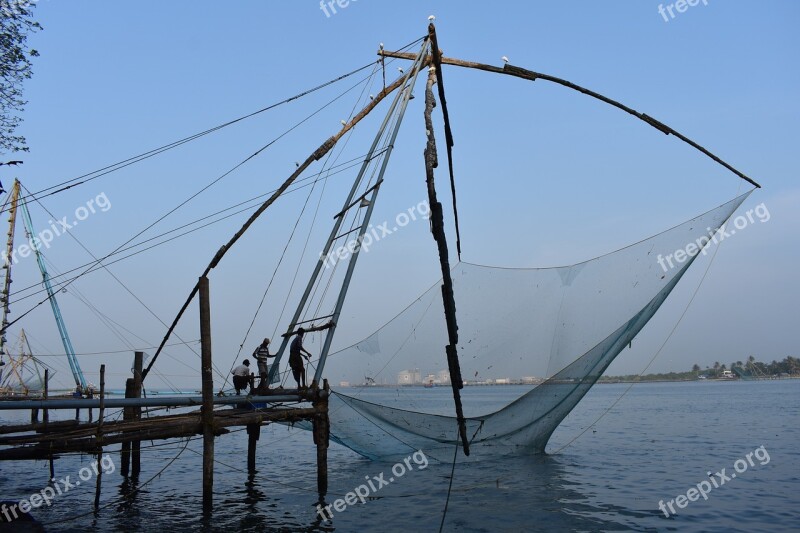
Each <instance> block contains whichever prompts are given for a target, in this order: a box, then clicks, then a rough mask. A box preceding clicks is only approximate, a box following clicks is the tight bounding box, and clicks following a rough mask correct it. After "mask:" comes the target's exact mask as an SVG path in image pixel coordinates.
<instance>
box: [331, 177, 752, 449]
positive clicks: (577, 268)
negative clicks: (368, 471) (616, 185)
mask: <svg viewBox="0 0 800 533" xmlns="http://www.w3.org/2000/svg"><path fill="white" fill-rule="evenodd" d="M748 195H749V192H748V193H746V194H744V195H742V196H740V197H738V198H736V199H734V200H732V201H730V202H728V203H726V204H724V205H722V206H719V207H717V208H716V209H713V210H711V211H709V212H707V213H705V214H703V215H700V216H698V217H696V218H694V219H692V220H689V221H688V222H685V223H683V224H681V225H679V226H676V227H674V228H672V229H669V230H667V231H665V232H663V233H660V234H658V235H655V236H653V237H650V238H648V239H646V240H643V241H641V242H638V243H636V244H633V245H630V246H628V247H626V248H623V249H620V250H617V251H615V252H612V253H609V254H606V255H603V256H600V257H597V258H594V259H591V260H588V261H585V262H582V263H578V264H574V265H570V266H564V267H557V268H516V269H514V268H495V267H487V266H479V265H473V264H468V263H459V264H457V265H456V266H455V267H453V269H452V277H453V284H454V292H455V299H456V305H457V314H458V325H459V345H458V354H459V360H460V363H461V369H462V376H463V379H464V380H465V381H466V382H467V386H466V387H465V388H464V389H463V390H462V391H461V392H462V396H463V397H464V405H465V414H466V416H467V417H468V420H467V434H468V435H469V438H470V439H471V450H472V454H471V457H472V458H480V457H487V456H493V455H500V454H509V453H540V452H543V451H544V448H545V445H546V444H547V441H548V439H549V438H550V436H551V435H552V433H553V431H554V430H555V428H556V427H557V426H558V424H559V423H560V422H561V421H562V420H563V419H564V418H565V417H566V416H567V414H568V413H569V412H570V411H571V410H572V409H573V408H574V407H575V405H576V404H577V403H578V402H579V401H580V399H581V398H582V397H583V396H584V395H585V394H586V392H587V391H588V390H589V389H590V388H591V387H592V385H594V383H595V382H596V381H597V379H598V378H599V377H600V375H601V374H602V373H603V371H604V370H605V369H606V368H607V367H608V365H609V364H610V363H611V362H612V361H613V360H614V358H615V357H616V356H617V355H618V354H619V353H620V352H621V351H622V350H623V349H624V348H625V347H626V346H628V344H629V343H630V342H631V341H632V339H633V338H634V337H635V336H636V335H637V334H638V333H639V331H640V330H641V329H642V327H644V325H645V324H646V323H647V322H648V321H649V320H650V318H651V317H652V316H653V315H654V314H655V312H656V311H657V310H658V308H659V307H660V306H661V304H662V303H663V302H664V300H665V299H666V298H667V296H668V295H669V293H670V292H671V291H672V290H673V288H674V287H675V285H676V284H677V283H678V281H679V280H680V278H681V277H682V276H683V274H684V272H685V271H686V269H687V268H688V267H689V265H691V264H692V262H693V261H694V260H695V259H696V258H697V256H698V255H699V254H700V253H706V252H707V249H706V246H707V245H708V243H709V242H710V241H712V237H713V236H714V235H715V233H716V232H717V231H718V230H719V229H720V227H721V226H723V224H724V223H725V222H726V221H727V220H728V219H729V218H730V216H731V215H732V214H733V213H734V211H735V210H736V208H738V207H739V205H740V204H741V203H742V202H743V201H744V200H745V199H746V197H747V196H748ZM713 240H715V238H714V239H713ZM446 344H447V330H446V327H445V322H444V314H443V311H442V302H441V289H440V283H437V284H436V285H434V286H433V287H431V288H430V289H429V290H428V291H426V292H425V293H424V294H422V295H421V296H420V297H419V298H417V299H416V300H415V301H414V302H413V303H411V305H409V306H408V307H407V308H406V309H405V310H403V311H402V312H401V313H400V314H398V315H397V316H396V317H395V318H393V319H392V320H391V321H389V322H388V323H387V324H385V325H384V326H383V327H381V328H380V329H379V330H377V331H376V332H374V333H373V334H372V335H370V336H369V337H367V338H365V339H363V340H362V341H360V342H358V343H356V344H354V345H352V346H350V347H348V348H346V349H343V350H341V351H339V352H337V353H335V354H332V355H331V356H330V357H329V359H328V362H327V366H326V374H327V375H342V373H343V372H344V371H345V370H346V369H350V370H352V369H353V368H358V369H363V372H364V373H365V374H366V375H367V376H370V377H372V378H374V379H381V378H383V379H384V380H386V382H387V383H396V382H397V381H398V380H399V381H401V382H408V383H409V384H411V385H416V386H410V387H403V386H397V387H395V388H394V389H388V391H389V392H390V393H391V394H384V395H383V396H382V400H381V401H380V402H379V403H376V402H374V401H367V400H366V399H363V398H357V397H355V396H356V394H354V395H347V394H345V393H343V392H344V391H348V390H353V391H356V389H342V391H335V392H334V394H333V395H332V398H331V403H330V417H331V434H332V439H333V440H334V441H336V442H339V443H341V444H343V445H345V446H347V447H349V448H351V449H353V450H355V451H356V452H358V453H359V454H361V455H364V456H366V457H369V458H372V459H389V458H393V457H398V456H403V455H408V454H409V453H410V452H413V451H414V450H418V449H422V450H424V451H425V453H426V454H429V455H431V456H432V457H436V456H437V454H440V455H441V456H442V457H448V456H450V457H451V456H452V455H451V454H452V453H453V447H454V445H455V444H456V438H457V424H456V421H455V418H454V417H453V416H448V415H452V414H453V413H454V409H453V405H452V397H451V396H450V397H449V402H448V403H445V402H442V403H441V404H440V405H438V406H437V405H425V404H422V402H417V401H416V399H418V396H419V395H420V391H422V390H423V389H421V386H422V382H425V381H426V377H427V376H428V374H433V376H435V377H436V379H437V380H439V381H442V382H443V383H442V384H443V385H446V386H447V387H448V389H449V384H448V383H447V376H446V375H445V374H441V375H440V374H439V372H440V371H441V370H442V369H444V368H446V363H445V355H444V347H445V345H446ZM430 379H431V378H427V381H429V380H430ZM505 379H510V380H515V381H527V382H530V383H538V385H536V386H534V387H533V388H531V389H529V390H528V391H527V392H525V390H526V389H523V388H521V387H520V388H519V389H520V390H521V391H522V392H520V394H521V396H519V397H518V398H516V399H514V400H513V401H511V402H510V403H508V405H505V406H503V407H502V408H499V409H497V410H495V411H494V412H487V411H486V404H485V403H484V402H481V401H472V399H473V398H478V397H479V395H480V394H481V393H482V391H483V390H484V389H485V387H478V386H472V385H471V383H478V382H491V381H494V382H498V380H499V382H500V383H502V382H503V380H505ZM334 388H335V384H334ZM387 397H391V400H387V399H386V398H387ZM442 398H443V399H444V396H442ZM418 403H419V405H418ZM445 452H446V453H445Z"/></svg>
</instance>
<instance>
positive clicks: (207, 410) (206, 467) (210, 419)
mask: <svg viewBox="0 0 800 533" xmlns="http://www.w3.org/2000/svg"><path fill="white" fill-rule="evenodd" d="M198 288H199V291H198V292H199V293H200V359H201V367H202V379H203V407H202V410H201V413H202V414H201V417H202V424H203V513H204V514H210V513H211V511H212V507H213V503H214V502H213V494H214V378H213V376H212V374H211V305H210V303H209V291H208V278H207V277H205V276H203V277H201V278H200V281H199V283H198Z"/></svg>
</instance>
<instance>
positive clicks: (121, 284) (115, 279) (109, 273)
mask: <svg viewBox="0 0 800 533" xmlns="http://www.w3.org/2000/svg"><path fill="white" fill-rule="evenodd" d="M20 185H21V186H22V188H23V189H24V190H26V191H28V189H27V188H26V187H25V186H24V185H22V184H20ZM25 203H26V204H27V203H28V202H25ZM36 203H37V204H39V206H40V207H41V208H42V209H44V211H45V212H46V213H47V214H48V215H50V216H51V217H53V218H56V216H55V215H54V214H53V213H52V212H51V211H50V210H49V209H47V207H45V206H44V204H43V203H42V202H41V200H39V199H36ZM67 234H68V235H69V236H70V237H72V240H74V241H75V242H76V243H78V245H79V246H80V247H81V248H83V250H84V251H85V252H86V253H87V254H89V256H90V257H91V258H92V259H94V260H95V261H98V259H97V256H95V255H94V254H93V253H92V252H91V250H89V248H87V247H86V246H85V245H84V244H83V242H81V240H80V239H78V237H76V236H75V235H74V234H73V233H72V232H67ZM34 238H35V237H33V236H31V240H33V239H34ZM39 253H40V254H42V252H41V251H40V252H39ZM42 256H43V257H44V254H42ZM48 263H50V264H51V265H52V263H51V262H50V261H48ZM100 266H102V267H103V270H105V271H106V272H107V273H108V275H109V276H111V277H112V278H113V279H114V281H116V282H117V283H118V284H119V285H120V286H121V287H122V288H123V289H125V291H126V292H127V293H128V294H130V295H131V296H132V297H133V298H134V299H135V300H136V301H137V302H138V303H139V304H140V305H141V306H142V307H144V308H145V309H146V310H147V312H148V313H149V314H150V315H152V316H153V317H154V318H155V319H156V320H158V321H159V322H160V323H161V325H163V326H164V327H166V326H167V325H166V323H164V321H163V320H161V318H160V317H159V316H158V315H157V314H156V313H155V311H153V310H152V309H151V308H150V307H149V306H148V305H147V304H146V303H144V302H143V301H142V299H141V298H139V297H138V296H137V295H136V294H135V293H134V292H133V291H132V290H131V289H130V288H129V287H128V286H127V285H126V284H125V283H123V281H122V280H121V279H119V278H118V277H117V276H116V275H115V274H114V273H113V272H111V270H110V269H109V268H108V265H104V264H100ZM51 280H52V278H51ZM73 290H74V291H77V289H76V288H75V287H73ZM77 294H78V296H79V297H80V292H79V291H77ZM79 299H81V301H84V300H85V301H84V303H85V304H86V305H87V306H88V307H89V308H90V309H92V310H93V311H94V312H96V313H97V314H98V318H99V317H100V316H102V317H105V318H106V319H108V317H107V316H106V315H105V314H103V313H101V312H100V311H99V310H98V309H97V308H96V307H95V306H94V305H92V304H91V303H89V302H88V299H86V298H84V297H80V298H79ZM101 321H103V319H102V318H101ZM104 323H105V322H104ZM114 323H115V324H117V322H116V321H114ZM106 327H108V328H109V329H110V330H112V331H113V332H114V333H115V334H116V335H117V337H118V338H120V340H122V337H121V336H120V335H119V334H117V333H116V331H115V328H113V327H111V326H110V325H108V324H106ZM124 329H125V330H126V331H128V333H132V332H131V331H130V330H128V329H127V328H124ZM134 336H136V337H137V338H138V339H139V340H142V341H144V342H147V341H145V340H144V339H142V338H141V337H139V336H138V335H135V334H134ZM175 337H177V339H178V340H179V341H180V342H182V343H184V344H185V346H186V347H187V348H189V350H191V351H192V352H193V353H194V354H195V355H196V356H197V357H198V358H199V357H200V354H199V353H198V352H197V350H195V349H194V348H193V347H192V346H191V345H189V344H188V343H185V341H184V340H183V339H182V338H181V337H180V336H179V335H178V334H177V333H176V334H175ZM123 342H124V343H125V344H127V345H128V346H129V347H132V346H133V345H132V344H131V343H129V342H128V341H127V340H124V341H123ZM170 357H171V358H173V359H174V360H176V361H177V359H176V358H174V357H172V356H171V355H170ZM187 366H188V365H187ZM212 368H213V370H215V371H216V372H217V373H218V374H220V375H221V373H220V371H219V369H218V368H217V367H216V365H215V364H213V362H212ZM162 379H163V380H164V382H165V384H166V385H167V386H168V387H170V388H171V389H173V390H174V391H177V390H178V389H177V388H175V386H174V385H173V384H172V383H170V382H169V380H167V379H166V378H164V377H163V376H162Z"/></svg>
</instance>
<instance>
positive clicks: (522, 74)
mask: <svg viewBox="0 0 800 533" xmlns="http://www.w3.org/2000/svg"><path fill="white" fill-rule="evenodd" d="M378 55H380V56H382V57H394V58H398V59H409V60H413V59H414V57H415V55H414V54H412V53H410V52H391V51H389V50H379V51H378ZM439 61H440V63H441V64H445V65H453V66H456V67H463V68H471V69H475V70H483V71H484V72H492V73H494V74H505V75H508V76H514V77H516V78H521V79H525V80H529V81H536V80H545V81H549V82H552V83H556V84H558V85H561V86H563V87H566V88H568V89H572V90H574V91H578V92H579V93H582V94H585V95H587V96H591V97H592V98H596V99H598V100H600V101H601V102H605V103H606V104H609V105H612V106H614V107H616V108H617V109H620V110H622V111H625V112H626V113H629V114H631V115H633V116H634V117H636V118H638V119H639V120H642V121H644V122H646V123H648V124H649V125H651V126H652V127H654V128H656V129H657V130H659V131H661V132H662V133H664V134H665V135H673V136H675V137H677V138H678V139H680V140H681V141H683V142H685V143H686V144H688V145H689V146H691V147H692V148H695V149H696V150H699V151H700V152H702V153H703V154H704V155H706V156H707V157H709V158H710V159H711V160H713V161H714V162H716V163H718V164H720V165H722V166H723V167H725V168H727V169H728V170H730V171H731V172H733V173H734V174H736V175H737V176H739V177H740V178H741V179H743V180H745V181H746V182H747V183H749V184H751V185H753V186H754V187H757V188H759V189H760V188H761V185H759V184H758V183H757V182H756V181H754V180H753V179H752V178H750V177H748V176H747V175H746V174H744V173H743V172H741V171H740V170H738V169H736V168H734V167H733V166H732V165H730V164H729V163H727V162H725V161H723V160H722V159H721V158H719V157H718V156H716V155H715V154H713V153H711V152H710V151H709V150H708V149H706V148H704V147H702V146H700V145H699V144H697V143H696V142H694V141H693V140H691V139H689V138H688V137H686V136H685V135H683V134H681V133H680V132H678V131H676V130H674V129H673V128H670V127H669V126H667V125H666V124H664V123H663V122H659V121H658V120H656V119H654V118H653V117H651V116H649V115H647V114H645V113H640V112H638V111H636V110H635V109H632V108H630V107H628V106H626V105H625V104H622V103H620V102H617V101H616V100H612V99H611V98H608V97H607V96H603V95H602V94H600V93H597V92H595V91H592V90H590V89H587V88H585V87H581V86H580V85H577V84H575V83H572V82H571V81H567V80H565V79H562V78H557V77H556V76H551V75H549V74H543V73H541V72H534V71H532V70H527V69H524V68H520V67H515V66H513V65H508V64H506V65H505V66H503V67H502V68H501V67H496V66H494V65H487V64H484V63H476V62H474V61H464V60H462V59H455V58H452V57H444V56H441V57H440V60H439Z"/></svg>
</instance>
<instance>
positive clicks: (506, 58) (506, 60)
mask: <svg viewBox="0 0 800 533" xmlns="http://www.w3.org/2000/svg"><path fill="white" fill-rule="evenodd" d="M500 59H502V60H503V63H508V57H506V56H503V57H501V58H500Z"/></svg>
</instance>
